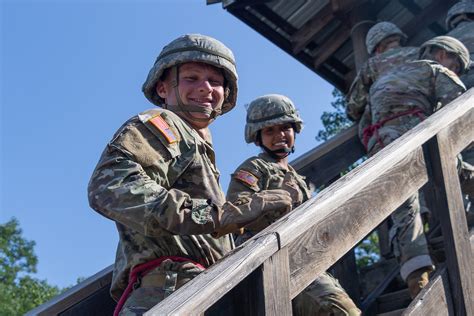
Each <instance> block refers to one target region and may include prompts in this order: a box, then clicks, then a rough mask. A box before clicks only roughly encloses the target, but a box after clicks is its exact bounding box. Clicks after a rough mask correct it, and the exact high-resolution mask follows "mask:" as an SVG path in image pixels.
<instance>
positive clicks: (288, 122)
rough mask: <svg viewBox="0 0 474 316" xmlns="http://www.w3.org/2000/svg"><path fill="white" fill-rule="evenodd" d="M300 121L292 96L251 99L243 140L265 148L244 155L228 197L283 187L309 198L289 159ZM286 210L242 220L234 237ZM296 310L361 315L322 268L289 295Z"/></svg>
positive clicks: (240, 240)
mask: <svg viewBox="0 0 474 316" xmlns="http://www.w3.org/2000/svg"><path fill="white" fill-rule="evenodd" d="M302 127H303V122H302V120H301V118H300V117H299V115H298V113H297V111H296V109H295V106H294V105H293V103H292V102H291V100H290V99H289V98H287V97H285V96H282V95H278V94H270V95H265V96H262V97H259V98H257V99H255V100H254V101H252V102H251V103H250V104H249V107H248V111H247V124H246V125H245V140H246V142H247V143H255V144H257V145H258V146H260V147H261V148H262V149H263V152H262V153H261V154H259V155H258V156H256V157H251V158H249V159H247V160H246V161H244V162H243V163H242V164H241V165H240V166H239V167H238V168H237V170H236V171H235V173H234V174H233V175H232V178H231V181H230V185H229V189H228V191H227V200H228V201H231V202H232V201H239V200H242V199H252V197H253V195H254V194H259V193H262V192H265V191H266V190H275V189H284V190H287V191H288V192H290V193H291V196H292V198H293V207H297V206H299V205H300V204H301V203H303V202H305V201H307V200H308V199H309V198H310V197H311V194H312V190H311V189H310V188H309V187H308V185H307V184H306V182H305V179H304V177H302V176H300V175H299V174H298V173H297V172H296V171H295V170H294V169H293V167H291V165H289V164H288V155H289V154H290V153H292V152H293V151H294V141H295V133H299V132H300V131H301V129H302ZM284 211H285V210H281V209H278V208H275V209H274V211H273V214H272V215H273V216H269V215H270V214H269V213H267V214H266V216H262V217H260V218H259V219H258V220H256V221H253V222H252V223H250V224H249V225H246V226H245V229H244V230H243V233H242V234H241V235H238V236H237V238H236V244H238V245H239V244H242V243H243V242H245V241H246V240H248V239H250V238H251V237H252V236H254V235H255V234H257V233H258V232H259V231H261V230H263V229H264V228H266V227H267V226H268V225H270V224H271V223H273V222H274V221H275V220H276V219H277V218H278V217H280V216H281V215H283V214H284ZM293 312H294V314H295V315H328V316H329V315H360V311H359V309H358V308H357V307H356V306H355V304H354V302H353V301H352V300H351V299H350V297H349V296H348V295H347V294H346V292H345V291H344V289H343V288H342V287H341V286H340V285H339V282H337V280H335V279H334V278H333V277H331V276H330V275H329V274H327V273H323V274H322V275H320V276H319V277H318V279H317V280H316V281H315V282H313V283H312V284H311V285H310V286H309V287H308V288H307V289H305V290H304V291H303V292H302V293H301V294H300V295H298V296H297V297H296V298H295V299H294V300H293Z"/></svg>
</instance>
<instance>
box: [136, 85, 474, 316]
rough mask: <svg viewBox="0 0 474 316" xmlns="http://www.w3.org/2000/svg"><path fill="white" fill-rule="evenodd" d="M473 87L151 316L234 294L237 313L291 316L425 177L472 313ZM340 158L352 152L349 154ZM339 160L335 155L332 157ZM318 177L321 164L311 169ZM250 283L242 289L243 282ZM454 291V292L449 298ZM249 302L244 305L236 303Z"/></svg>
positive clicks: (459, 301)
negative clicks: (466, 172) (466, 198)
mask: <svg viewBox="0 0 474 316" xmlns="http://www.w3.org/2000/svg"><path fill="white" fill-rule="evenodd" d="M473 107H474V89H472V90H470V91H468V92H467V93H465V94H464V95H463V96H461V97H459V98H458V99H456V100H455V101H453V102H452V103H451V104H449V105H448V106H446V107H445V108H443V109H441V110H440V111H438V112H437V113H435V114H433V115H432V116H430V117H429V118H428V119H427V120H425V121H424V122H422V123H421V124H419V125H417V126H416V127H415V128H414V129H412V130H411V131H410V132H408V133H406V134H404V135H403V136H402V137H400V138H399V139H397V140H396V141H395V142H393V143H392V144H390V145H389V146H387V147H386V148H384V149H383V150H382V151H380V152H379V153H378V154H377V155H375V156H374V157H372V158H370V159H368V160H367V161H365V162H364V163H363V164H362V165H360V166H359V167H357V168H356V169H354V170H353V171H352V172H350V173H348V174H347V175H345V176H344V177H342V178H341V179H339V180H338V181H336V182H334V183H333V184H332V185H330V186H329V187H327V188H326V189H325V190H323V191H322V192H320V193H319V194H318V195H317V196H316V197H314V198H312V199H311V200H309V201H308V202H306V203H305V204H303V205H301V206H300V207H298V208H297V209H296V210H294V211H293V212H291V213H289V214H287V215H286V216H284V217H283V218H281V219H280V220H278V221H277V222H276V223H274V224H273V225H271V226H269V227H268V228H267V229H265V230H264V231H262V232H261V233H259V234H258V235H257V236H255V237H254V238H252V239H251V240H250V241H248V242H247V243H245V244H244V245H242V246H241V247H239V248H237V249H236V250H234V251H233V252H232V253H231V254H230V255H228V256H227V257H225V258H224V259H223V260H221V261H220V262H219V263H217V264H215V265H213V266H211V267H210V268H209V269H208V270H206V271H204V272H203V273H202V274H200V275H199V276H198V277H196V278H195V279H193V280H192V281H190V282H189V283H187V284H186V285H185V286H184V287H183V288H182V289H180V290H178V291H177V292H176V293H174V294H173V295H171V296H170V297H168V298H167V299H165V300H164V301H162V302H161V303H160V304H158V305H157V306H155V307H154V308H153V309H151V310H150V311H148V312H147V313H146V314H145V315H163V314H178V315H188V314H200V313H204V312H205V311H206V310H208V309H212V306H213V305H214V304H215V303H216V302H218V301H219V300H220V299H222V298H223V297H224V296H225V295H226V294H227V293H229V294H228V295H226V297H228V296H229V295H231V296H232V294H234V296H235V297H234V300H233V302H234V306H233V307H232V309H233V310H234V311H241V312H243V313H245V314H267V315H290V314H291V299H293V298H294V297H295V296H296V295H297V294H298V293H300V292H301V291H302V290H303V289H304V288H305V287H307V286H308V285H309V284H310V283H311V282H312V281H313V280H315V279H316V277H317V276H318V275H319V274H320V273H322V272H323V271H325V270H326V269H328V268H329V267H330V266H331V265H332V264H333V263H334V262H336V261H337V260H338V259H339V258H341V257H342V256H343V255H344V254H345V253H346V252H348V251H349V250H350V249H351V248H352V247H354V245H356V244H357V243H358V242H359V241H360V240H361V239H362V238H364V237H365V236H366V235H367V234H368V233H369V232H371V231H372V230H373V229H374V228H375V227H376V226H377V225H379V224H380V223H381V222H382V221H383V220H384V219H385V218H387V217H388V216H389V215H390V214H391V213H392V212H393V211H394V210H395V209H396V208H397V207H398V206H399V205H401V204H402V203H403V202H404V201H405V200H406V199H407V198H408V197H409V196H411V195H413V194H414V193H416V192H417V191H418V190H419V189H420V188H421V187H422V186H423V185H424V184H425V183H427V181H431V182H432V184H433V187H434V188H435V189H434V193H433V197H434V199H435V202H436V203H434V204H433V205H435V207H434V209H433V211H434V212H435V213H437V215H438V216H439V218H440V219H441V225H442V226H441V228H442V232H443V236H444V242H445V250H446V258H447V261H446V269H447V278H448V280H449V287H448V289H445V290H447V291H448V292H449V293H450V295H446V296H445V299H446V300H451V299H452V303H453V304H452V306H453V311H454V313H455V314H456V315H474V302H473V300H472V297H473V294H474V288H473V284H474V280H473V278H474V270H473V266H474V265H473V262H474V261H473V254H472V250H471V246H470V243H469V234H468V230H467V225H466V220H465V217H464V207H463V204H462V198H461V191H460V186H459V179H458V174H457V169H456V161H455V157H456V155H457V154H458V153H459V152H460V151H461V150H462V149H463V148H465V147H466V146H467V145H468V144H470V143H471V142H472V141H473V140H474V124H473V121H474V109H473ZM343 154H350V153H348V152H344V153H343ZM333 162H336V161H333ZM315 172H316V175H317V172H318V170H317V169H316V170H315ZM244 285H245V287H246V290H245V291H240V292H239V293H238V294H239V295H236V294H237V291H238V290H239V287H241V288H242V287H243V286H244ZM448 296H449V297H448ZM239 302H245V304H239Z"/></svg>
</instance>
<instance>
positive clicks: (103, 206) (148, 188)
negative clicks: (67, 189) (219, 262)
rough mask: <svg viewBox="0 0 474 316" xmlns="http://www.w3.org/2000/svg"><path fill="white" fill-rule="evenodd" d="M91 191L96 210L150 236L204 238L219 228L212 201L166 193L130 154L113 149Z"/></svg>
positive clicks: (102, 162)
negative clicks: (196, 236) (182, 235)
mask: <svg viewBox="0 0 474 316" xmlns="http://www.w3.org/2000/svg"><path fill="white" fill-rule="evenodd" d="M163 164H164V165H163V168H166V165H165V162H163ZM88 191H89V203H90V205H91V207H92V208H93V209H95V210H96V211H97V212H99V213H101V214H102V215H104V216H106V217H108V218H110V219H112V220H114V221H117V222H119V223H121V224H122V225H125V226H127V227H129V228H131V229H133V230H136V231H138V232H140V233H142V234H144V235H147V236H157V235H162V234H203V233H211V232H213V231H214V230H215V228H216V221H217V220H218V219H217V212H216V210H215V209H214V208H213V206H212V205H211V204H210V203H209V201H207V200H202V199H193V198H192V197H191V196H189V195H188V194H187V193H185V192H183V191H180V190H176V189H170V190H166V189H165V188H164V187H163V186H161V185H160V184H158V182H157V181H154V180H153V179H151V178H150V177H149V176H148V175H147V173H146V172H145V170H144V168H143V167H142V165H141V164H139V163H137V162H136V161H134V159H131V158H130V154H129V153H126V152H124V151H123V150H120V149H118V148H114V147H112V146H110V145H109V146H108V148H107V149H106V151H105V152H104V154H103V155H102V157H101V160H100V161H99V164H98V165H97V167H96V169H95V171H94V173H93V175H92V178H91V180H90V183H89V188H88Z"/></svg>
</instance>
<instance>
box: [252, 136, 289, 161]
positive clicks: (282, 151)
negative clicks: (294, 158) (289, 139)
mask: <svg viewBox="0 0 474 316" xmlns="http://www.w3.org/2000/svg"><path fill="white" fill-rule="evenodd" d="M257 141H258V144H259V146H260V147H262V148H263V150H265V152H266V153H267V154H268V155H269V156H270V157H272V158H273V159H283V158H286V157H288V156H289V155H290V154H292V153H294V152H295V146H292V147H291V148H287V147H285V148H281V149H276V150H271V149H270V148H268V147H267V146H265V145H264V144H263V142H262V135H261V134H260V131H259V133H258V134H257ZM277 154H286V155H284V156H280V155H277Z"/></svg>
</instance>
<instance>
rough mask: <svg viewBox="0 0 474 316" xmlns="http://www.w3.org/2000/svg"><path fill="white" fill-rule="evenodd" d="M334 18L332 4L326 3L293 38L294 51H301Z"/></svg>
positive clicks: (296, 52)
mask: <svg viewBox="0 0 474 316" xmlns="http://www.w3.org/2000/svg"><path fill="white" fill-rule="evenodd" d="M332 18H333V14H332V6H331V4H330V3H328V4H326V5H325V6H324V7H323V8H322V9H321V10H320V11H319V12H318V13H316V14H315V15H314V16H313V17H312V18H311V19H310V20H309V21H308V22H306V23H305V24H304V25H303V26H302V27H301V28H300V29H299V30H298V31H297V32H296V33H295V34H293V37H292V38H291V43H292V46H293V53H295V54H298V53H299V52H301V51H302V50H303V49H304V48H305V47H306V45H308V43H309V42H311V41H312V40H313V39H314V36H315V35H316V34H317V33H318V32H319V31H321V30H322V29H323V28H324V27H325V26H326V25H327V24H328V23H329V22H330V21H331V20H332Z"/></svg>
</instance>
